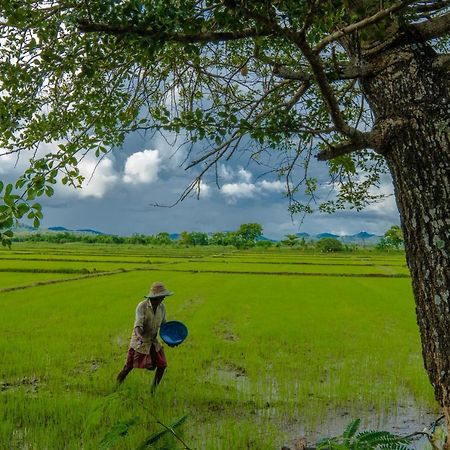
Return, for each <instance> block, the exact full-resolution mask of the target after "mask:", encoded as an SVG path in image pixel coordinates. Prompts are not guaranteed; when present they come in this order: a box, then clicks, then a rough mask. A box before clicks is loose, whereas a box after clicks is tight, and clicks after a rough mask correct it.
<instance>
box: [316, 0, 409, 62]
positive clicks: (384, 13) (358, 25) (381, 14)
mask: <svg viewBox="0 0 450 450" xmlns="http://www.w3.org/2000/svg"><path fill="white" fill-rule="evenodd" d="M409 3H413V1H411V0H408V1H402V2H399V3H396V4H395V5H393V6H391V7H390V8H386V9H382V10H381V11H378V12H377V13H376V14H374V15H373V16H370V17H365V18H364V19H362V20H360V21H359V22H355V23H352V24H351V25H348V26H346V27H344V28H342V29H341V30H338V31H336V32H335V33H332V34H330V35H328V36H327V37H325V38H323V39H322V40H321V41H320V42H319V43H318V44H317V45H316V46H315V47H314V49H313V50H314V52H317V53H318V52H320V51H322V50H323V49H324V48H325V47H326V46H327V45H328V44H329V43H331V42H334V41H337V40H338V39H341V38H342V37H343V36H345V35H347V34H350V33H353V32H354V31H357V30H361V29H362V28H366V27H368V26H369V25H373V24H375V23H377V22H380V21H381V20H383V19H384V18H386V17H388V16H389V15H391V14H393V13H395V12H397V11H400V10H401V9H403V8H405V7H406V6H408V4H409Z"/></svg>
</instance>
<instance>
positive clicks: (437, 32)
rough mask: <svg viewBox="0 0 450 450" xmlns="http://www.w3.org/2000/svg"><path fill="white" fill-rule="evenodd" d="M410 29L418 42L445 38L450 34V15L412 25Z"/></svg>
mask: <svg viewBox="0 0 450 450" xmlns="http://www.w3.org/2000/svg"><path fill="white" fill-rule="evenodd" d="M409 29H410V30H411V31H412V32H413V34H414V37H415V38H416V39H415V40H416V42H425V41H430V40H431V39H435V38H439V37H442V36H445V35H446V34H448V33H449V32H450V13H447V14H443V15H442V16H439V17H435V18H432V19H429V20H427V21H425V22H420V23H416V24H412V25H410V26H409Z"/></svg>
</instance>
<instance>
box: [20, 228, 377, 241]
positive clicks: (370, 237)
mask: <svg viewBox="0 0 450 450" xmlns="http://www.w3.org/2000/svg"><path fill="white" fill-rule="evenodd" d="M14 231H15V232H16V233H36V232H38V231H39V232H41V233H42V232H44V233H45V232H48V231H50V232H54V233H65V232H67V233H77V234H96V235H99V234H107V233H103V232H102V231H98V230H94V229H92V228H80V229H76V230H71V229H68V228H66V227H61V226H56V227H49V228H40V229H36V228H33V227H31V226H29V225H25V224H20V225H19V226H18V227H16V228H15V229H14ZM208 234H212V233H208ZM169 236H170V239H172V240H173V241H176V240H177V239H179V238H180V233H171V234H169ZM296 236H298V237H299V238H300V239H301V238H304V239H305V241H307V242H308V241H317V240H319V239H323V238H335V239H339V240H340V241H342V242H343V243H345V244H360V245H375V244H377V243H378V242H379V240H380V239H381V238H382V236H379V235H376V234H371V233H367V232H366V231H360V232H359V233H356V234H351V235H343V236H339V235H338V234H333V233H327V232H325V233H319V234H309V233H305V232H303V233H297V234H296ZM258 240H259V241H271V242H277V240H276V239H270V238H268V237H266V236H261V237H260V238H258Z"/></svg>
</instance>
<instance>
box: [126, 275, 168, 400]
mask: <svg viewBox="0 0 450 450" xmlns="http://www.w3.org/2000/svg"><path fill="white" fill-rule="evenodd" d="M172 294H173V292H170V291H168V290H167V289H166V288H165V286H164V284H163V283H161V282H159V281H157V282H155V283H153V284H152V286H151V288H150V292H149V293H148V295H146V296H145V300H143V301H142V302H140V303H139V304H138V305H137V308H136V319H135V321H134V327H133V332H132V334H131V341H130V348H129V349H128V355H127V361H126V363H125V366H124V367H123V369H122V370H121V371H120V373H119V375H117V381H118V382H119V383H122V382H123V381H124V380H125V378H126V377H127V375H128V374H129V373H130V372H131V370H132V369H148V370H154V369H156V372H155V377H154V379H153V384H152V389H151V391H152V394H153V393H154V392H155V389H156V386H158V384H159V383H160V381H161V379H162V377H163V375H164V370H165V369H166V367H167V362H166V357H165V355H164V350H163V347H162V345H161V343H160V342H159V341H158V338H157V336H158V330H159V327H160V326H161V325H162V324H163V323H166V309H165V307H164V305H163V304H162V301H163V300H164V298H165V297H167V296H169V295H172Z"/></svg>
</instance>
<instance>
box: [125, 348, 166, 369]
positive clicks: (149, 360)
mask: <svg viewBox="0 0 450 450" xmlns="http://www.w3.org/2000/svg"><path fill="white" fill-rule="evenodd" d="M125 367H126V368H127V369H130V370H131V369H148V370H155V369H156V368H157V367H158V368H161V369H165V368H166V367H167V361H166V356H165V355H164V350H163V349H162V348H161V350H160V351H159V352H157V351H156V350H155V346H154V345H152V346H151V347H150V354H147V355H146V354H144V353H139V352H137V351H136V350H135V349H134V348H131V347H130V348H129V349H128V354H127V362H126V363H125Z"/></svg>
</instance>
